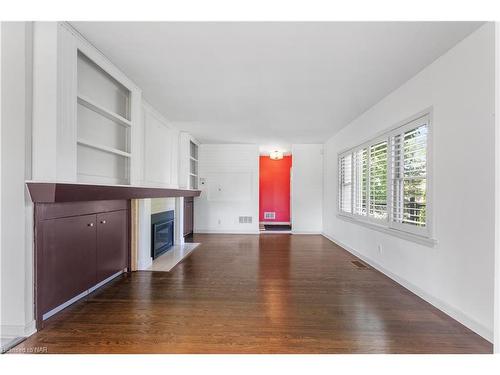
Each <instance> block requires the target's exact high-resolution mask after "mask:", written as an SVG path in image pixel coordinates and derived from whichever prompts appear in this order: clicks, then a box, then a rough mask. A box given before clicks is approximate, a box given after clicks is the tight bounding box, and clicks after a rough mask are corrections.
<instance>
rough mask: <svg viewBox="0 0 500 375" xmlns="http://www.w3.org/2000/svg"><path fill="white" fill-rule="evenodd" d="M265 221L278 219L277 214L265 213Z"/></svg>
mask: <svg viewBox="0 0 500 375" xmlns="http://www.w3.org/2000/svg"><path fill="white" fill-rule="evenodd" d="M264 219H266V220H274V219H276V212H264Z"/></svg>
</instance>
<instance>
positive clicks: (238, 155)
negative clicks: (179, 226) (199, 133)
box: [194, 144, 259, 233]
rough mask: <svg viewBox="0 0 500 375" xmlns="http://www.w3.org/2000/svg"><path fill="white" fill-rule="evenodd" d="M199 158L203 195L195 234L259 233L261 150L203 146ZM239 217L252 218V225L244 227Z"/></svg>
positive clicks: (197, 207)
mask: <svg viewBox="0 0 500 375" xmlns="http://www.w3.org/2000/svg"><path fill="white" fill-rule="evenodd" d="M199 159H200V161H199V177H200V186H199V187H200V189H201V190H202V193H201V196H200V197H199V198H196V199H195V201H194V231H195V232H197V233H217V232H223V233H258V232H259V147H258V146H257V145H242V144H202V145H200V147H199ZM203 180H204V181H205V183H203ZM239 216H251V217H252V223H251V224H240V223H239Z"/></svg>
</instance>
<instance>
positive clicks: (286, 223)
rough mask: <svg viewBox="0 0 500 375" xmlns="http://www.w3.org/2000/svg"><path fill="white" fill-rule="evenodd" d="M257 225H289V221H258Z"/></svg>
mask: <svg viewBox="0 0 500 375" xmlns="http://www.w3.org/2000/svg"><path fill="white" fill-rule="evenodd" d="M259 224H264V225H290V222H289V221H259Z"/></svg>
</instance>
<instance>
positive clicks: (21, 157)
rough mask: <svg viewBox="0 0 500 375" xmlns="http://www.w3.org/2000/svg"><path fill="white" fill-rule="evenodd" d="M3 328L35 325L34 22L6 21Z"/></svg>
mask: <svg viewBox="0 0 500 375" xmlns="http://www.w3.org/2000/svg"><path fill="white" fill-rule="evenodd" d="M1 29H2V30H1V37H2V39H1V48H2V55H1V59H2V62H1V91H2V97H1V100H2V103H1V107H2V112H1V137H0V138H1V142H2V145H1V172H2V175H1V185H2V186H1V197H0V199H1V206H2V210H1V216H2V218H1V222H2V226H1V232H0V239H1V255H0V257H1V267H2V268H1V285H2V289H1V331H2V332H1V334H2V335H13V336H25V335H29V334H31V333H32V332H33V331H34V319H33V272H32V264H33V249H32V238H33V231H32V228H33V208H32V204H31V202H30V199H29V197H28V194H27V192H26V189H25V186H24V181H25V179H29V178H31V111H32V108H31V97H32V81H31V77H32V75H31V69H32V65H31V64H32V56H31V44H32V37H31V35H32V24H31V23H28V22H3V23H2V24H1Z"/></svg>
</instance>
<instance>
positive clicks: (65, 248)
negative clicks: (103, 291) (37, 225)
mask: <svg viewBox="0 0 500 375" xmlns="http://www.w3.org/2000/svg"><path fill="white" fill-rule="evenodd" d="M95 219H96V216H95V215H83V216H76V217H67V218H61V219H53V220H46V221H45V222H44V223H43V227H44V228H43V259H42V260H43V264H42V270H43V273H42V275H41V276H42V277H43V282H42V283H41V285H40V286H41V289H40V293H41V294H42V295H43V296H44V298H43V299H42V301H43V304H42V306H41V307H42V311H44V312H47V311H50V310H51V309H53V308H55V307H57V306H59V305H60V304H62V303H64V302H66V301H68V300H70V299H71V298H73V297H75V296H77V295H78V294H80V293H82V292H84V291H85V290H87V289H88V288H89V287H91V286H92V285H94V283H95V276H96V275H95V259H96V244H95Z"/></svg>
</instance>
